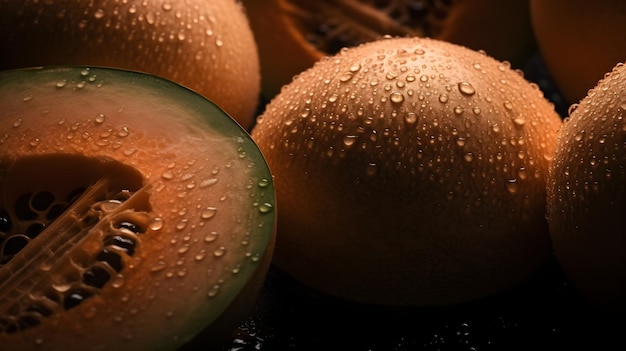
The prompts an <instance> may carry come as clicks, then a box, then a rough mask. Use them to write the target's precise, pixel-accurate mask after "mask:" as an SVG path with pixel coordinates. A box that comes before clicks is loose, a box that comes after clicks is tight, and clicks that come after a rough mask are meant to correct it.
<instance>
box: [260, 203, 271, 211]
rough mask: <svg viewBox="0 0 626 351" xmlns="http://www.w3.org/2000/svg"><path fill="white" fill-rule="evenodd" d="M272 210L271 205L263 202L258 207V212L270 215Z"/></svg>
mask: <svg viewBox="0 0 626 351" xmlns="http://www.w3.org/2000/svg"><path fill="white" fill-rule="evenodd" d="M272 208H273V206H272V204H270V203H267V202H265V203H262V204H261V205H259V212H261V213H270V212H272Z"/></svg>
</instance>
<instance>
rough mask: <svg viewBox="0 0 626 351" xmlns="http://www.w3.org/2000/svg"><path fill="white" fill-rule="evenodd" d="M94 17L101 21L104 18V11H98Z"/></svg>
mask: <svg viewBox="0 0 626 351" xmlns="http://www.w3.org/2000/svg"><path fill="white" fill-rule="evenodd" d="M93 16H94V17H95V18H96V19H101V18H102V17H104V10H102V9H98V10H96V12H95V13H94V14H93Z"/></svg>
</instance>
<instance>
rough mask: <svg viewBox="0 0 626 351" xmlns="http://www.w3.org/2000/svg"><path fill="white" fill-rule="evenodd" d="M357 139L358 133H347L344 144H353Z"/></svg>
mask: <svg viewBox="0 0 626 351" xmlns="http://www.w3.org/2000/svg"><path fill="white" fill-rule="evenodd" d="M356 139H357V137H356V135H346V136H345V137H344V138H343V144H344V145H345V146H352V145H354V143H355V142H356Z"/></svg>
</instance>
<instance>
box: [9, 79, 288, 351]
mask: <svg viewBox="0 0 626 351" xmlns="http://www.w3.org/2000/svg"><path fill="white" fill-rule="evenodd" d="M0 105H1V106H2V109H1V110H0V199H1V201H0V345H2V346H3V347H4V346H6V345H10V348H11V349H15V350H28V349H46V350H60V349H63V350H71V349H81V350H91V349H93V350H95V349H98V350H105V349H116V350H121V349H129V350H130V349H132V350H140V349H143V350H148V349H149V350H172V349H177V348H179V347H181V346H182V345H184V344H185V343H187V342H188V341H189V340H191V339H193V338H194V337H196V336H197V335H198V334H200V333H201V332H202V331H203V330H205V331H204V332H203V333H204V334H203V335H204V336H206V337H207V340H208V341H213V340H216V339H217V338H219V336H223V335H224V334H223V332H225V331H228V328H231V327H233V326H234V325H235V323H237V322H238V321H240V320H241V318H243V317H244V316H245V314H246V313H248V312H249V311H250V309H251V308H252V306H253V303H254V300H255V297H256V293H257V292H258V290H259V288H260V286H261V283H262V280H263V277H264V275H265V273H266V272H267V268H268V266H269V261H270V257H271V253H272V248H273V243H274V221H275V213H276V212H275V208H274V205H275V199H274V186H273V182H272V178H271V174H270V172H269V169H268V167H267V164H266V163H265V160H264V158H263V156H262V154H261V153H260V151H259V149H258V148H257V146H256V144H255V143H254V142H253V141H252V140H251V138H250V137H249V135H248V134H247V133H246V132H245V130H244V129H242V127H241V126H240V125H239V124H237V123H236V122H235V121H234V120H233V119H232V118H230V117H229V116H228V115H227V114H226V113H224V112H223V111H222V110H221V109H220V108H219V107H217V106H216V105H215V104H213V103H212V102H210V101H209V100H206V99H205V98H203V97H201V96H200V95H198V94H196V93H193V92H192V91H190V90H187V89H185V88H183V87H181V86H180V85H177V84H175V83H173V82H170V81H168V80H164V79H161V78H157V77H154V76H151V75H146V74H142V73H137V72H131V71H122V70H114V69H105V68H80V67H49V68H34V69H24V70H11V71H4V72H0Z"/></svg>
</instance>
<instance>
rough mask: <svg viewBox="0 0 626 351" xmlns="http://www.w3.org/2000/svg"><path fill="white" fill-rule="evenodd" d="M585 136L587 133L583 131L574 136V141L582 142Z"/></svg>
mask: <svg viewBox="0 0 626 351" xmlns="http://www.w3.org/2000/svg"><path fill="white" fill-rule="evenodd" d="M584 134H585V133H584V132H583V131H581V132H578V133H577V134H576V135H575V136H574V140H576V141H581V140H583V137H584Z"/></svg>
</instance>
